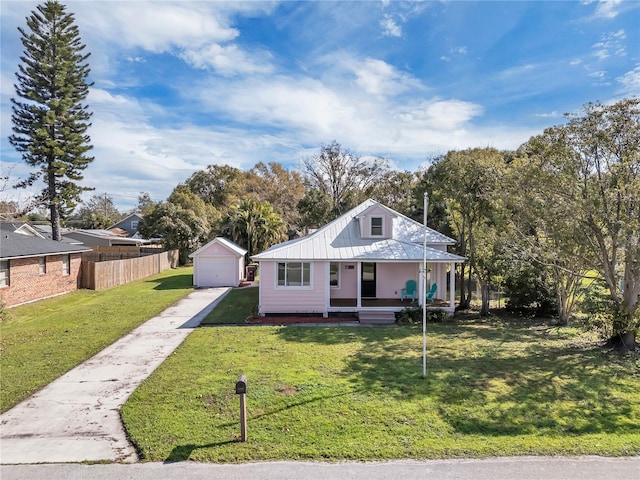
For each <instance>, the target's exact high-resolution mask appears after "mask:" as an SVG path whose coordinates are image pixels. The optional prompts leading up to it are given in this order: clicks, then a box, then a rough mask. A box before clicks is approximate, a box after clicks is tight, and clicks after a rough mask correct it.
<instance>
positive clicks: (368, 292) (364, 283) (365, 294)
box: [361, 263, 376, 298]
mask: <svg viewBox="0 0 640 480" xmlns="http://www.w3.org/2000/svg"><path fill="white" fill-rule="evenodd" d="M361 289H362V298H375V297H376V264H375V263H363V264H362V279H361Z"/></svg>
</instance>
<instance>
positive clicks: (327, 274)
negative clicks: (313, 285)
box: [322, 262, 331, 318]
mask: <svg viewBox="0 0 640 480" xmlns="http://www.w3.org/2000/svg"><path fill="white" fill-rule="evenodd" d="M329 266H330V262H324V311H323V312H322V316H323V317H324V318H327V317H328V316H329V307H330V306H331V269H330V268H329Z"/></svg>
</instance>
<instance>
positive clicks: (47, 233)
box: [31, 225, 84, 245]
mask: <svg viewBox="0 0 640 480" xmlns="http://www.w3.org/2000/svg"><path fill="white" fill-rule="evenodd" d="M31 227H32V228H33V229H34V230H36V231H37V232H38V233H40V235H42V237H43V238H48V239H49V240H52V239H53V233H52V229H51V225H31ZM69 231H71V230H70V229H69V228H61V229H60V233H61V234H62V240H61V241H62V242H63V243H68V244H72V245H84V244H83V243H82V242H81V241H79V240H75V239H73V238H67V237H65V236H64V235H65V233H67V232H69Z"/></svg>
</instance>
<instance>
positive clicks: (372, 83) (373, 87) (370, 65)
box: [351, 58, 419, 96]
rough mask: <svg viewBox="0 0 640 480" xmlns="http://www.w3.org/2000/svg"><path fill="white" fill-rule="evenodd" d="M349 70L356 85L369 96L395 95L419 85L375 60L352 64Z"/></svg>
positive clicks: (390, 66)
mask: <svg viewBox="0 0 640 480" xmlns="http://www.w3.org/2000/svg"><path fill="white" fill-rule="evenodd" d="M351 68H352V70H353V73H354V74H355V76H356V85H358V86H359V87H360V88H361V89H362V90H364V91H365V92H366V93H368V94H371V95H385V96H392V95H397V94H400V93H403V92H405V91H407V90H408V89H410V88H414V87H417V86H418V84H419V82H418V81H417V80H415V79H412V78H411V77H409V76H408V75H405V74H403V73H401V72H398V70H396V69H395V68H394V67H393V66H392V65H389V64H388V63H386V62H383V61H382V60H377V59H375V58H367V59H365V60H364V61H363V62H354V63H353V64H352V65H351Z"/></svg>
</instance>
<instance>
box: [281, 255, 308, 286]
mask: <svg viewBox="0 0 640 480" xmlns="http://www.w3.org/2000/svg"><path fill="white" fill-rule="evenodd" d="M281 263H284V264H285V265H287V264H289V263H301V264H305V263H307V264H309V285H299V286H288V285H279V284H278V265H279V264H281ZM285 268H286V267H285ZM274 270H275V271H274V279H273V280H274V284H275V289H276V290H313V262H304V261H302V260H292V261H286V262H275V269H274Z"/></svg>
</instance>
